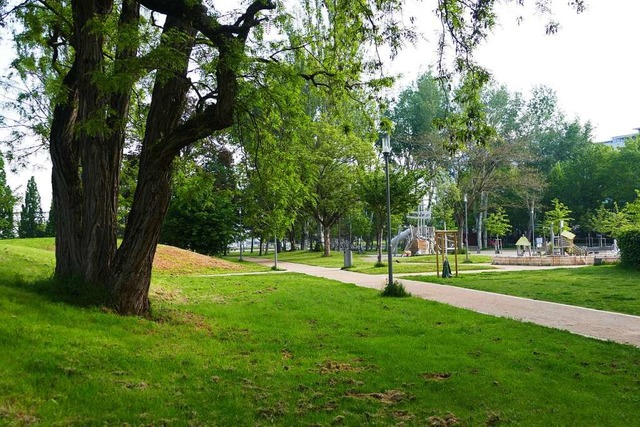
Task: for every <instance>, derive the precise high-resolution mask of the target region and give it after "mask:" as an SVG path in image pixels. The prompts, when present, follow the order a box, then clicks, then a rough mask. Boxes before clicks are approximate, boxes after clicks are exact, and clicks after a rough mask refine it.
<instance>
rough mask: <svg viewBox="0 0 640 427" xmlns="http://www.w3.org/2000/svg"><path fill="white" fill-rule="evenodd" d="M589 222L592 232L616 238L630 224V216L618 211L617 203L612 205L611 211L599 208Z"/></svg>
mask: <svg viewBox="0 0 640 427" xmlns="http://www.w3.org/2000/svg"><path fill="white" fill-rule="evenodd" d="M590 222H591V224H590V225H591V227H592V229H593V230H594V231H596V232H598V233H602V234H606V235H607V236H611V237H618V235H619V234H620V233H621V232H622V231H623V230H624V229H626V228H627V227H628V226H629V225H630V224H631V221H630V215H629V214H628V213H627V211H626V210H621V209H619V208H618V203H617V202H614V203H613V210H608V209H606V208H605V207H604V206H600V207H599V208H598V209H597V210H596V212H595V213H594V214H593V215H592V217H591V221H590Z"/></svg>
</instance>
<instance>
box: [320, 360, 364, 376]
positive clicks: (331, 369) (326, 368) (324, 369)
mask: <svg viewBox="0 0 640 427" xmlns="http://www.w3.org/2000/svg"><path fill="white" fill-rule="evenodd" d="M318 366H319V367H320V373H321V374H337V373H339V372H362V371H363V370H364V368H363V367H360V366H353V365H351V364H349V363H340V362H335V361H333V360H328V361H326V362H324V363H323V364H321V365H318Z"/></svg>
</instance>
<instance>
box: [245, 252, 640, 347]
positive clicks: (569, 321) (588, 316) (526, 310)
mask: <svg viewBox="0 0 640 427" xmlns="http://www.w3.org/2000/svg"><path fill="white" fill-rule="evenodd" d="M250 261H253V262H257V263H267V264H269V263H271V262H272V260H265V259H256V258H252V259H250ZM278 267H279V268H284V269H286V270H287V271H290V272H296V273H303V274H307V275H310V276H316V277H324V278H327V279H332V280H337V281H339V282H344V283H353V284H355V285H357V286H362V287H366V288H371V289H382V288H383V287H384V284H385V282H386V278H387V276H386V275H384V276H380V275H370V274H362V273H355V272H352V271H345V270H340V269H338V268H326V267H316V266H311V265H304V264H296V263H291V262H278ZM510 267H516V266H510ZM549 268H554V267H546V268H545V267H536V269H538V270H540V269H549ZM515 269H516V268H509V269H508V270H515ZM522 269H523V268H520V270H522ZM526 269H530V268H526ZM505 270H506V269H505ZM489 271H496V270H489ZM464 273H469V272H468V271H465V272H464ZM414 275H415V274H414ZM402 284H403V285H404V286H405V288H406V289H407V290H408V291H409V292H411V294H413V296H415V297H419V298H424V299H427V300H432V301H438V302H442V303H445V304H449V305H452V306H455V307H461V308H466V309H468V310H473V311H476V312H479V313H484V314H489V315H492V316H500V317H508V318H512V319H516V320H521V321H524V322H532V323H536V324H538V325H543V326H548V327H552V328H557V329H563V330H566V331H569V332H572V333H575V334H579V335H583V336H587V337H592V338H598V339H602V340H610V341H615V342H619V343H623V344H631V345H634V346H636V347H640V317H639V316H631V315H627V314H620V313H612V312H608V311H601V310H594V309H591V308H583V307H576V306H571V305H566V304H557V303H552V302H545V301H537V300H531V299H527V298H520V297H514V296H509V295H501V294H495V293H491V292H484V291H476V290H473V289H464V288H458V287H455V286H447V285H437V284H432V283H424V282H417V281H413V280H406V279H403V280H402Z"/></svg>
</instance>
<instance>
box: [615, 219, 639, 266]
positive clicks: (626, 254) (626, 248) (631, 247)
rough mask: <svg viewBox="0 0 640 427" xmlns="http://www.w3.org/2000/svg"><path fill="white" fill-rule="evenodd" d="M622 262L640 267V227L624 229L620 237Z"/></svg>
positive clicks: (619, 244)
mask: <svg viewBox="0 0 640 427" xmlns="http://www.w3.org/2000/svg"><path fill="white" fill-rule="evenodd" d="M618 246H619V247H620V264H622V265H623V266H625V267H631V268H638V269H640V229H632V230H626V231H623V232H622V233H621V234H620V237H619V238H618Z"/></svg>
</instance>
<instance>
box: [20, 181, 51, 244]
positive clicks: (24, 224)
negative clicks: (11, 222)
mask: <svg viewBox="0 0 640 427" xmlns="http://www.w3.org/2000/svg"><path fill="white" fill-rule="evenodd" d="M45 227H46V223H45V219H44V214H43V213H42V207H41V206H40V193H38V186H37V185H36V180H35V178H34V177H31V178H29V181H28V182H27V191H26V193H25V196H24V204H23V205H22V211H21V212H20V223H19V224H18V236H19V237H22V238H24V237H42V236H44V235H45Z"/></svg>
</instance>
